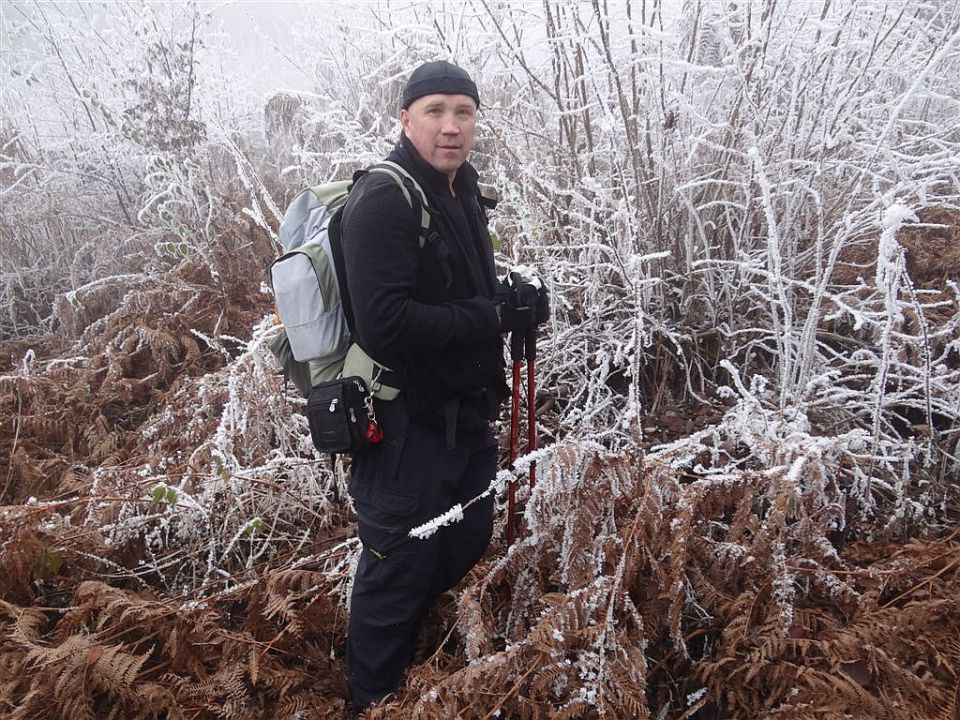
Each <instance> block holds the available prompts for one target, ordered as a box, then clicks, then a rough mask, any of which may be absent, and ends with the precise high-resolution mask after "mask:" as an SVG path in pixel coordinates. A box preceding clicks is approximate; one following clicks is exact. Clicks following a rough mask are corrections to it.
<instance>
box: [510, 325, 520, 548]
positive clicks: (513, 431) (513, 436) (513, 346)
mask: <svg viewBox="0 0 960 720" xmlns="http://www.w3.org/2000/svg"><path fill="white" fill-rule="evenodd" d="M523 339H524V338H523V335H521V334H520V333H519V332H518V331H516V330H514V331H513V332H512V333H510V358H511V359H512V360H513V397H512V398H511V401H510V469H511V470H512V469H513V464H514V462H516V460H517V447H518V446H519V444H520V362H521V360H522V359H523ZM516 492H517V489H516V484H515V483H514V482H513V481H512V480H511V481H510V487H509V489H508V493H507V547H510V545H512V544H513V526H514V515H515V514H516V508H517V498H516Z"/></svg>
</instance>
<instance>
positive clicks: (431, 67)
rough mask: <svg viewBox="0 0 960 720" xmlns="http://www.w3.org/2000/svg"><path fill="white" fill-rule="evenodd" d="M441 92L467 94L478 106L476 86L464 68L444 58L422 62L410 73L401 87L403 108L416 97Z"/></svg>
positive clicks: (408, 105) (445, 93) (478, 98)
mask: <svg viewBox="0 0 960 720" xmlns="http://www.w3.org/2000/svg"><path fill="white" fill-rule="evenodd" d="M434 93H441V94H443V95H469V96H470V97H472V98H473V101H474V102H475V103H476V104H477V108H479V107H480V95H479V93H477V86H476V84H475V83H474V82H473V80H471V79H470V76H469V75H467V71H466V70H462V69H461V68H458V67H457V66H456V65H452V64H450V63H448V62H447V61H445V60H434V61H433V62H428V63H424V64H423V65H421V66H420V67H418V68H417V69H416V70H414V71H413V73H412V74H411V75H410V79H409V80H407V86H406V87H405V88H404V89H403V105H402V106H401V107H402V108H403V109H404V110H406V109H407V108H408V107H410V103H412V102H413V101H414V100H416V99H417V98H421V97H423V96H424V95H433V94H434Z"/></svg>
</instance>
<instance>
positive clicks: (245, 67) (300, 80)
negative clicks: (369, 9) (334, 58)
mask: <svg viewBox="0 0 960 720" xmlns="http://www.w3.org/2000/svg"><path fill="white" fill-rule="evenodd" d="M341 5H342V3H341ZM200 6H201V7H207V6H208V7H210V9H211V13H212V21H213V23H214V25H213V27H218V26H219V27H221V28H222V30H223V32H224V49H225V50H228V51H229V55H233V56H235V58H236V63H237V64H236V67H235V71H236V74H237V76H238V77H242V78H244V79H245V81H246V82H245V84H246V85H247V86H248V87H250V88H251V89H252V90H255V91H260V92H265V91H268V90H270V89H272V88H278V87H279V88H290V89H295V90H310V89H311V81H310V78H309V77H308V76H307V75H306V74H305V73H304V72H302V71H301V70H298V69H297V67H295V63H296V58H295V57H294V56H288V54H287V52H288V48H287V47H286V46H285V40H286V38H289V37H290V35H291V33H292V32H293V31H294V30H300V29H302V27H303V25H304V23H305V22H306V21H308V18H307V16H306V15H307V13H310V15H311V16H312V15H314V14H315V13H316V12H318V11H322V10H323V8H324V6H326V8H327V9H329V10H330V11H331V13H333V12H335V11H336V10H335V3H334V2H331V1H329V0H315V1H314V2H293V1H292V0H238V1H236V2H222V1H221V2H211V1H207V2H201V3H200ZM322 33H323V29H322V28H321V27H318V28H317V38H318V41H319V40H320V39H321V38H322ZM229 55H228V56H227V57H228V58H229Z"/></svg>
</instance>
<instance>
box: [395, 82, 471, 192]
mask: <svg viewBox="0 0 960 720" xmlns="http://www.w3.org/2000/svg"><path fill="white" fill-rule="evenodd" d="M400 124H401V125H402V126H403V131H404V133H406V135H407V138H409V140H410V142H412V143H413V146H414V147H415V148H416V149H417V152H418V153H420V157H422V158H423V159H424V160H426V161H427V162H428V163H430V165H431V166H433V167H434V168H435V169H436V170H439V171H440V172H442V173H444V174H445V175H446V176H447V177H448V178H450V179H451V180H453V176H454V175H456V173H457V170H458V169H459V167H460V166H461V165H463V163H464V162H465V161H466V159H467V155H469V154H470V149H471V148H472V147H473V129H474V127H475V126H476V124H477V106H476V103H474V102H473V98H471V97H470V96H469V95H442V94H439V93H438V94H435V95H424V96H423V97H421V98H417V99H416V100H414V101H413V102H412V103H411V104H410V107H409V108H406V109H404V110H401V111H400Z"/></svg>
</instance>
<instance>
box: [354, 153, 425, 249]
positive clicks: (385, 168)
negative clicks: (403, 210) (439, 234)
mask: <svg viewBox="0 0 960 720" xmlns="http://www.w3.org/2000/svg"><path fill="white" fill-rule="evenodd" d="M368 172H379V173H383V174H384V175H389V176H390V177H391V178H393V180H394V182H396V183H397V185H399V186H400V191H401V192H402V193H403V197H404V198H405V199H406V201H407V203H409V205H410V207H411V208H413V207H415V206H416V205H419V206H420V249H421V250H422V249H423V247H424V245H426V244H427V238H428V237H429V235H430V205H429V203H427V196H426V194H425V193H424V192H423V188H421V187H420V184H419V183H418V182H417V181H416V180H414V179H413V176H412V175H411V174H410V173H408V172H407V171H406V170H404V168H403V167H401V166H400V165H398V164H397V163H395V162H391V161H389V160H384V161H383V162H380V163H377V164H376V165H374V166H373V167H371V168H370V169H369V170H368Z"/></svg>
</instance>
